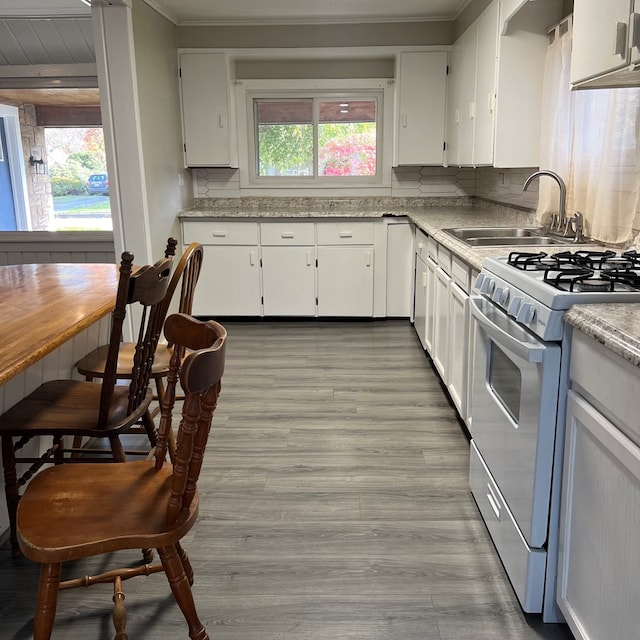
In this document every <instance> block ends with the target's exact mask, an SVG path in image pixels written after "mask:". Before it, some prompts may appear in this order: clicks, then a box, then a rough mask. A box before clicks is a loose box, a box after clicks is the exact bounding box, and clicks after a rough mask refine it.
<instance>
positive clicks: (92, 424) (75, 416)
mask: <svg viewBox="0 0 640 640" xmlns="http://www.w3.org/2000/svg"><path fill="white" fill-rule="evenodd" d="M101 386H102V385H101V384H98V383H96V382H85V381H84V380H52V381H51V382H45V383H44V384H42V385H40V386H39V387H38V388H37V389H35V391H33V392H32V393H30V394H29V395H28V396H27V397H26V398H24V399H23V400H20V402H18V403H17V404H15V405H14V406H13V407H11V408H10V409H9V410H8V411H6V412H5V413H4V414H2V415H1V416H0V435H5V434H6V435H9V434H13V435H25V436H35V435H52V434H54V433H55V432H56V431H60V432H61V433H64V434H65V435H67V434H69V435H83V436H94V435H96V436H104V433H103V432H104V431H105V430H106V431H108V432H109V434H110V435H117V434H118V432H119V430H120V429H122V430H124V429H127V428H128V427H130V426H131V425H132V424H135V423H136V422H138V421H139V420H140V419H141V418H142V416H143V415H144V413H145V412H146V411H147V409H148V408H149V405H150V404H151V400H152V397H153V394H152V392H151V390H150V389H148V390H147V393H146V397H145V399H144V401H143V402H142V403H141V404H140V406H139V407H137V408H136V410H135V411H134V412H133V413H127V405H128V393H129V387H128V385H116V387H115V389H114V394H113V400H112V403H111V405H110V409H109V418H108V420H107V424H106V425H104V426H102V427H98V426H97V425H96V417H97V415H98V408H99V406H100V388H101ZM17 432H19V433H17Z"/></svg>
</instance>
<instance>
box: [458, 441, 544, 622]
mask: <svg viewBox="0 0 640 640" xmlns="http://www.w3.org/2000/svg"><path fill="white" fill-rule="evenodd" d="M469 486H470V488H471V493H472V494H473V497H474V499H475V501H476V503H477V505H478V509H479V510H480V513H481V514H482V518H483V520H484V523H485V525H486V527H487V529H488V530H489V533H490V534H491V538H492V539H493V542H494V544H495V545H496V548H497V549H498V552H499V554H500V559H501V560H502V564H503V565H504V568H505V570H506V572H507V574H508V575H509V580H511V584H512V585H513V589H514V591H515V592H516V595H517V596H518V600H520V604H521V605H522V608H523V609H524V610H525V611H527V612H529V613H535V612H539V611H541V610H542V596H543V592H544V573H545V566H546V560H547V554H546V552H545V551H543V550H541V549H532V548H530V547H529V546H528V545H527V543H526V540H525V539H524V538H523V537H522V534H521V533H520V530H519V529H518V525H517V524H516V523H515V520H514V519H513V516H512V515H511V512H510V511H509V508H508V507H507V504H506V503H505V501H504V498H503V497H502V494H501V493H500V490H499V489H498V486H497V485H496V483H495V481H494V480H493V477H492V476H491V474H490V473H489V470H488V469H487V467H486V465H485V463H484V461H483V460H482V458H481V456H480V453H479V451H478V449H477V448H476V446H475V443H474V442H473V441H471V460H470V465H469Z"/></svg>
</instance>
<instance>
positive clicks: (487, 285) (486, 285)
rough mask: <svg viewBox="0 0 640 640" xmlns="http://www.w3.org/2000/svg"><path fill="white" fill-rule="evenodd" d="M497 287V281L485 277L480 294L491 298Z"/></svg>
mask: <svg viewBox="0 0 640 640" xmlns="http://www.w3.org/2000/svg"><path fill="white" fill-rule="evenodd" d="M495 286H496V283H495V280H494V279H493V278H490V277H488V276H485V277H484V279H483V280H482V283H481V284H480V293H484V294H486V295H488V296H490V295H491V294H492V293H493V290H494V288H495Z"/></svg>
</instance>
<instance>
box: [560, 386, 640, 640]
mask: <svg viewBox="0 0 640 640" xmlns="http://www.w3.org/2000/svg"><path fill="white" fill-rule="evenodd" d="M561 509H562V510H561V528H560V558H559V565H558V587H557V598H558V605H559V606H560V609H561V610H562V612H563V613H564V615H565V617H566V619H567V622H568V623H569V626H570V627H571V630H572V631H573V634H574V635H575V637H576V638H577V639H578V640H601V639H602V638H636V637H638V603H639V602H640V581H639V580H638V575H640V552H639V551H638V531H639V530H640V449H639V448H638V447H637V446H636V445H635V444H633V443H632V442H631V441H630V440H629V439H628V438H627V437H626V436H624V435H623V434H622V432H620V431H619V430H618V429H617V428H616V427H615V425H613V424H612V423H611V422H609V421H608V420H607V419H606V418H605V417H604V416H602V415H601V414H600V413H599V412H598V411H596V410H595V409H594V408H593V407H592V406H591V405H590V404H589V403H587V402H586V401H585V400H584V399H582V398H581V397H580V396H579V395H577V394H575V393H574V392H573V391H572V392H570V393H569V400H568V405H567V431H566V443H565V451H564V475H563V489H562V508H561Z"/></svg>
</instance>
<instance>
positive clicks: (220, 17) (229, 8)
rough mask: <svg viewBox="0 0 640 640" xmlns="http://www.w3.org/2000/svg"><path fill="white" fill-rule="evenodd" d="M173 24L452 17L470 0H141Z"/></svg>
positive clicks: (410, 19) (321, 21) (411, 19)
mask: <svg viewBox="0 0 640 640" xmlns="http://www.w3.org/2000/svg"><path fill="white" fill-rule="evenodd" d="M145 1H146V2H147V4H149V5H151V6H153V7H155V8H156V9H158V10H159V11H160V12H161V13H163V14H164V15H165V16H166V17H167V18H169V19H171V20H172V21H173V22H175V23H176V24H195V23H206V24H293V23H332V22H390V21H392V22H405V21H422V20H453V19H455V18H456V17H457V15H458V14H459V13H460V11H461V10H462V9H463V8H464V6H465V5H467V4H468V3H469V1H470V0H399V1H396V2H393V1H391V0H268V1H267V0H233V2H230V1H229V0H145Z"/></svg>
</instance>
